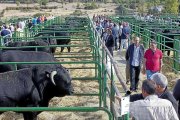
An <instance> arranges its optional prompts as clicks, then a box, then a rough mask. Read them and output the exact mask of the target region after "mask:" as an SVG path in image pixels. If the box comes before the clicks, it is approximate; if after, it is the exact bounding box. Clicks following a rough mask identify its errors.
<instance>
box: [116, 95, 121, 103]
mask: <svg viewBox="0 0 180 120" xmlns="http://www.w3.org/2000/svg"><path fill="white" fill-rule="evenodd" d="M114 97H115V98H116V99H117V100H119V102H121V98H122V97H121V96H114Z"/></svg>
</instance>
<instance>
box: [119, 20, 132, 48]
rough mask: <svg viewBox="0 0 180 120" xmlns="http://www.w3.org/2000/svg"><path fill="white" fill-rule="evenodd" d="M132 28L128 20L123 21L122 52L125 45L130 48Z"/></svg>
mask: <svg viewBox="0 0 180 120" xmlns="http://www.w3.org/2000/svg"><path fill="white" fill-rule="evenodd" d="M130 32H131V30H130V28H129V25H128V23H127V22H124V23H123V28H122V33H121V47H120V52H122V49H123V46H124V47H125V48H126V49H127V48H128V39H129V36H130Z"/></svg>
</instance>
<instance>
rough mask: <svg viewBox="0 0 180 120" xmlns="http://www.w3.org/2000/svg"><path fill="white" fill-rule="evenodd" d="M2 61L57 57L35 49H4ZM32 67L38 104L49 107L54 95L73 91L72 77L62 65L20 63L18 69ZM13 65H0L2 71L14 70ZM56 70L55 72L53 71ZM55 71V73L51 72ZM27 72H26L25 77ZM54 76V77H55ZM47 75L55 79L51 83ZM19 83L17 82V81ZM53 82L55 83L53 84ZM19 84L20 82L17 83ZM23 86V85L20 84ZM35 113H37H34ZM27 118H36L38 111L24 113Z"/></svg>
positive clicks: (30, 60) (36, 60)
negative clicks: (38, 99) (34, 50)
mask: <svg viewBox="0 0 180 120" xmlns="http://www.w3.org/2000/svg"><path fill="white" fill-rule="evenodd" d="M0 61H1V62H56V59H55V58H54V57H53V56H52V55H51V54H49V53H46V52H33V51H28V52H27V51H11V50H9V51H4V52H1V53H0ZM24 68H32V69H35V70H36V71H35V72H34V74H35V76H37V77H36V80H35V81H34V84H35V87H36V88H37V90H38V93H39V97H40V102H38V106H41V107H47V106H48V102H49V100H50V99H51V98H52V97H54V96H59V97H62V96H65V95H67V94H68V95H70V94H72V92H73V88H72V86H71V77H70V75H69V72H68V71H67V70H66V69H65V68H64V67H63V66H61V65H59V64H58V65H56V64H52V65H37V64H29V65H25V64H21V65H20V64H18V65H17V69H24ZM13 69H14V68H13V65H0V72H6V71H11V70H13ZM53 71H54V72H53ZM51 73H53V74H51ZM25 75H26V74H24V77H26V76H25ZM53 76H54V77H53ZM47 77H49V78H51V80H53V81H52V82H51V84H50V83H49V82H47V81H45V80H46V79H47ZM16 83H17V82H16ZM52 83H53V84H52ZM17 84H18V83H17ZM19 87H21V86H19ZM22 90H23V89H22ZM34 114H35V115H34ZM24 117H25V118H26V119H25V120H33V119H34V120H35V119H36V117H37V113H34V112H33V114H31V113H30V112H27V114H26V113H24Z"/></svg>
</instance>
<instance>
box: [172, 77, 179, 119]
mask: <svg viewBox="0 0 180 120" xmlns="http://www.w3.org/2000/svg"><path fill="white" fill-rule="evenodd" d="M173 95H174V98H175V99H176V100H177V101H178V104H179V105H178V114H179V117H180V103H179V102H180V79H179V80H177V82H176V84H175V87H174V90H173Z"/></svg>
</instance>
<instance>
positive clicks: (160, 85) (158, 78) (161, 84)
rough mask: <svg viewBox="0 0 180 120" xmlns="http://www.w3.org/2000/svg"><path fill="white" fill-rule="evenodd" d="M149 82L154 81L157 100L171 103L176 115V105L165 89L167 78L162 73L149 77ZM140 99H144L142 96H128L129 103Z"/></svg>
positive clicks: (170, 94) (171, 95)
mask: <svg viewBox="0 0 180 120" xmlns="http://www.w3.org/2000/svg"><path fill="white" fill-rule="evenodd" d="M150 80H152V81H154V82H155V84H156V95H158V97H159V98H162V99H167V100H169V101H170V102H171V103H172V105H173V107H174V109H175V111H176V113H178V103H177V101H176V99H175V98H174V96H173V94H172V93H171V92H170V91H169V90H168V88H167V85H168V80H167V77H166V76H164V75H163V74H162V73H155V74H153V75H152V76H151V78H150ZM140 99H144V97H143V95H142V94H134V95H130V101H131V102H133V101H136V100H140Z"/></svg>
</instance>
